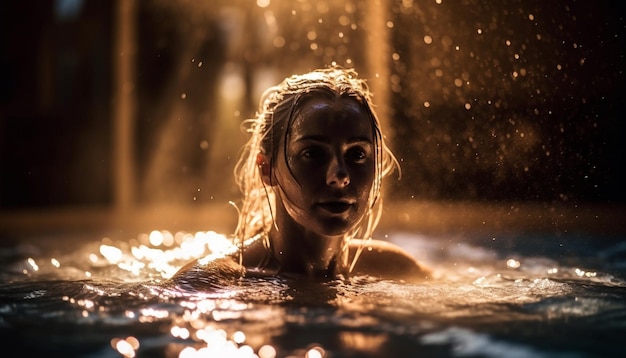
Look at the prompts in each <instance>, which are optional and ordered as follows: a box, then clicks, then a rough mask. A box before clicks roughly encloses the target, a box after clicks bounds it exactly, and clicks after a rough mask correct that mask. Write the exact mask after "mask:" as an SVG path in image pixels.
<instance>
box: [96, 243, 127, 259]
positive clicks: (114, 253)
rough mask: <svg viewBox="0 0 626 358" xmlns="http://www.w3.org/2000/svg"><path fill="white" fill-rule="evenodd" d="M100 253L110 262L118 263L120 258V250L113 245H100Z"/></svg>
mask: <svg viewBox="0 0 626 358" xmlns="http://www.w3.org/2000/svg"><path fill="white" fill-rule="evenodd" d="M100 254H101V255H102V256H104V258H105V259H107V260H108V261H109V262H110V263H112V264H115V263H118V262H119V261H120V260H121V259H122V250H120V249H118V248H117V247H115V246H109V245H100Z"/></svg>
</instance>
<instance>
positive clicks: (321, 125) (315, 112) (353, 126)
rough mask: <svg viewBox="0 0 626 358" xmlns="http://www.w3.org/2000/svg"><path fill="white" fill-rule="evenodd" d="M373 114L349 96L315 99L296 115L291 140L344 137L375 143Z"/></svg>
mask: <svg viewBox="0 0 626 358" xmlns="http://www.w3.org/2000/svg"><path fill="white" fill-rule="evenodd" d="M372 130H373V128H372V121H371V117H370V115H369V114H368V113H367V112H366V110H365V108H364V107H363V106H362V105H361V103H359V102H358V100H356V99H354V98H350V97H341V98H323V97H313V98H310V99H308V100H307V101H306V102H304V103H303V104H302V105H301V106H300V107H299V108H298V109H297V110H296V112H295V118H294V120H293V123H292V126H291V128H290V135H291V138H292V139H297V138H299V137H306V136H331V135H343V136H348V137H356V138H362V139H366V140H369V141H371V140H372Z"/></svg>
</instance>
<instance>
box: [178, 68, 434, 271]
mask: <svg viewBox="0 0 626 358" xmlns="http://www.w3.org/2000/svg"><path fill="white" fill-rule="evenodd" d="M246 124H248V125H249V127H248V132H249V133H250V134H251V137H250V139H249V141H248V143H247V144H246V145H245V146H244V148H243V153H242V155H241V158H240V160H239V162H238V164H237V166H236V168H235V179H236V181H237V184H238V185H239V188H240V190H241V192H242V193H243V202H242V205H241V208H240V209H239V223H238V226H237V228H236V230H235V237H236V238H237V240H236V241H237V245H235V246H234V247H233V249H232V250H230V251H227V252H222V253H216V254H212V255H209V256H207V257H205V258H202V259H200V260H197V261H195V262H192V263H190V264H188V265H187V266H185V267H183V268H182V269H181V270H180V271H179V272H178V273H177V274H176V275H175V277H174V280H183V281H188V279H190V278H198V277H205V278H206V277H207V276H212V275H219V276H221V277H228V276H237V277H239V275H245V276H259V275H260V276H272V275H281V276H296V277H300V276H306V277H310V278H336V277H341V276H343V277H346V276H347V275H348V274H351V275H372V276H376V277H381V278H393V279H421V278H425V277H426V275H427V271H426V270H424V269H423V268H422V267H421V266H420V265H419V264H418V263H417V262H416V261H415V260H414V259H413V258H412V257H411V256H410V255H408V254H407V253H406V252H405V251H403V250H402V249H400V248H399V247H397V246H395V245H392V244H390V243H387V242H383V241H379V240H373V239H371V235H372V232H373V231H374V229H375V227H376V225H377V223H378V220H379V217H380V214H381V208H382V206H381V203H382V198H381V197H380V195H381V182H382V178H383V176H385V175H387V174H388V173H390V172H391V171H392V170H393V169H394V167H395V166H396V165H397V162H396V160H395V158H394V157H393V154H392V153H391V152H390V150H389V149H388V148H387V146H386V145H385V143H384V140H383V135H382V133H381V130H380V124H379V121H378V118H377V117H376V114H375V113H374V111H373V109H372V107H371V98H370V93H369V91H368V88H367V86H366V84H365V82H364V81H363V80H361V79H358V78H357V74H356V72H355V71H354V70H350V69H341V68H337V67H333V68H328V69H320V70H315V71H312V72H310V73H307V74H303V75H294V76H292V77H289V78H287V79H285V80H284V81H283V82H282V83H281V84H279V85H277V86H274V87H271V88H269V89H268V90H266V92H265V93H264V94H263V96H262V98H261V101H260V108H259V111H258V115H257V117H256V118H254V119H251V120H249V121H247V122H246Z"/></svg>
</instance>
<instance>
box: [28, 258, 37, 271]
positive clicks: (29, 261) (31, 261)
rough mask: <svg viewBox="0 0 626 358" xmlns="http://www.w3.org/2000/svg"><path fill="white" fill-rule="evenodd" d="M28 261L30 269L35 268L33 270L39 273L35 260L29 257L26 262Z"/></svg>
mask: <svg viewBox="0 0 626 358" xmlns="http://www.w3.org/2000/svg"><path fill="white" fill-rule="evenodd" d="M26 261H27V262H28V264H29V265H30V267H32V268H33V270H35V271H39V266H38V265H37V263H36V262H35V260H34V259H33V258H32V257H29V258H28V260H26Z"/></svg>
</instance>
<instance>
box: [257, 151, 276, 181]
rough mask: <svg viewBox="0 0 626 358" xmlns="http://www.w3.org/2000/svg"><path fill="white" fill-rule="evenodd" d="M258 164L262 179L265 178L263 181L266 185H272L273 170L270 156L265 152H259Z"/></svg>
mask: <svg viewBox="0 0 626 358" xmlns="http://www.w3.org/2000/svg"><path fill="white" fill-rule="evenodd" d="M256 165H257V166H258V167H259V174H261V180H263V183H265V185H270V186H271V185H272V178H271V173H272V171H271V170H270V169H271V167H270V166H271V162H270V160H269V158H268V157H267V156H266V155H265V154H263V153H259V154H257V155H256Z"/></svg>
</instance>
